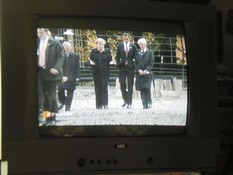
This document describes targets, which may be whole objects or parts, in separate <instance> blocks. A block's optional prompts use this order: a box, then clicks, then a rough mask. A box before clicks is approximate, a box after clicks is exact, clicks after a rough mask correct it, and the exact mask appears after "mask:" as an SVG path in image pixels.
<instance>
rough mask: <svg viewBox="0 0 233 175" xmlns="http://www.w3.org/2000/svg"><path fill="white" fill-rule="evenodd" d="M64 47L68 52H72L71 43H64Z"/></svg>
mask: <svg viewBox="0 0 233 175" xmlns="http://www.w3.org/2000/svg"><path fill="white" fill-rule="evenodd" d="M64 49H65V51H66V52H71V50H72V47H71V45H64Z"/></svg>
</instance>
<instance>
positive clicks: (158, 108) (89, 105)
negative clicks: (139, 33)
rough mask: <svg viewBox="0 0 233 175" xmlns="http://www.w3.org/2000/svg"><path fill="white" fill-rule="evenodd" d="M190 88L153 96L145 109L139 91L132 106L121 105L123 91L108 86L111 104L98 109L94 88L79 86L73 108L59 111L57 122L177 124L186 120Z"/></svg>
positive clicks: (81, 124)
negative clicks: (148, 106)
mask: <svg viewBox="0 0 233 175" xmlns="http://www.w3.org/2000/svg"><path fill="white" fill-rule="evenodd" d="M186 94H187V92H183V93H182V94H180V95H179V98H177V97H171V98H165V99H164V98H157V99H155V98H154V99H153V105H152V108H150V109H142V103H141V99H140V95H139V93H138V92H136V93H135V94H134V98H133V104H132V108H131V109H127V108H123V107H121V105H122V103H123V101H122V98H121V95H120V91H119V90H116V89H115V88H109V108H108V109H95V93H94V89H93V88H92V87H91V88H80V87H79V88H77V89H76V91H75V94H74V99H73V103H72V108H71V111H64V109H63V110H61V111H60V112H59V113H58V114H57V122H56V125H57V126H62V125H71V126H72V125H79V126H83V125H178V126H182V125H185V123H186V110H187V95H186Z"/></svg>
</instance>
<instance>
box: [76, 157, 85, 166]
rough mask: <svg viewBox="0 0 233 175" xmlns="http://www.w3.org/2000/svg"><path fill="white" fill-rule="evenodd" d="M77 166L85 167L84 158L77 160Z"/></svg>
mask: <svg viewBox="0 0 233 175" xmlns="http://www.w3.org/2000/svg"><path fill="white" fill-rule="evenodd" d="M77 165H78V166H79V167H84V166H85V165H86V160H85V159H84V158H80V159H78V161H77Z"/></svg>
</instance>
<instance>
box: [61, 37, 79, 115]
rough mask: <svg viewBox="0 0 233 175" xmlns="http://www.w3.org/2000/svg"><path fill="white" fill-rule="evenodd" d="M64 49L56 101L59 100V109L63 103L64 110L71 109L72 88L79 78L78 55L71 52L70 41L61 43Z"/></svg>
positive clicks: (74, 87)
mask: <svg viewBox="0 0 233 175" xmlns="http://www.w3.org/2000/svg"><path fill="white" fill-rule="evenodd" d="M63 47H64V49H65V61H64V64H63V72H64V76H63V78H62V81H61V82H60V83H59V86H58V101H59V102H60V105H59V109H60V110H61V109H62V108H63V106H64V105H65V110H66V111H70V110H71V104H72V101H73V96H74V90H75V89H76V83H77V82H78V81H79V80H80V78H81V72H80V63H79V55H77V54H76V53H74V52H72V45H71V43H70V42H68V41H65V42H64V43H63Z"/></svg>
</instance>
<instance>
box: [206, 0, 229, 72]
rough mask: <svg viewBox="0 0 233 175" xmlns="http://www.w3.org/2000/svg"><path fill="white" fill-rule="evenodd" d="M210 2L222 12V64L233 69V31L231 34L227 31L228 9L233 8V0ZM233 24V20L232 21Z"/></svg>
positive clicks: (213, 0) (212, 0) (214, 0)
mask: <svg viewBox="0 0 233 175" xmlns="http://www.w3.org/2000/svg"><path fill="white" fill-rule="evenodd" d="M210 4H214V5H215V6H216V9H217V10H218V11H219V12H220V13H221V16H222V17H221V18H222V20H221V23H222V25H221V27H222V28H221V29H222V36H223V43H222V44H223V47H222V48H221V47H220V48H221V52H222V57H221V65H223V66H226V67H228V68H230V67H231V68H232V69H233V33H232V34H230V33H228V32H226V31H227V22H228V21H229V18H228V10H229V9H233V1H232V0H211V1H210ZM232 25H233V21H232Z"/></svg>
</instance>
